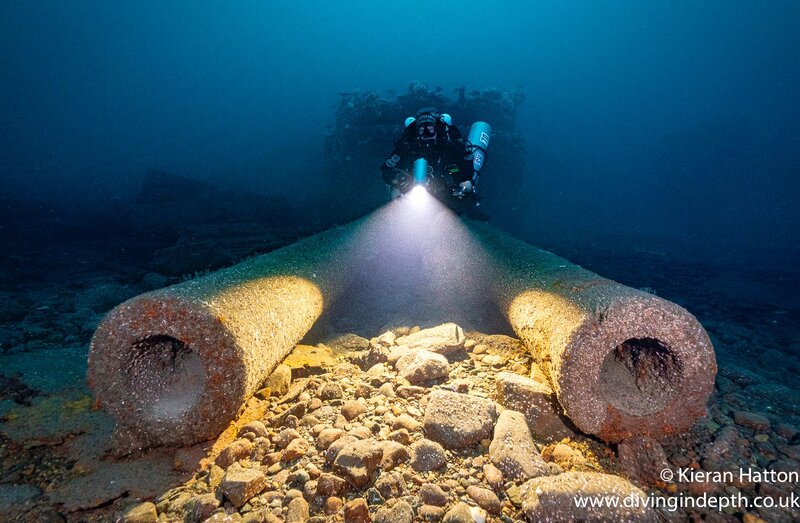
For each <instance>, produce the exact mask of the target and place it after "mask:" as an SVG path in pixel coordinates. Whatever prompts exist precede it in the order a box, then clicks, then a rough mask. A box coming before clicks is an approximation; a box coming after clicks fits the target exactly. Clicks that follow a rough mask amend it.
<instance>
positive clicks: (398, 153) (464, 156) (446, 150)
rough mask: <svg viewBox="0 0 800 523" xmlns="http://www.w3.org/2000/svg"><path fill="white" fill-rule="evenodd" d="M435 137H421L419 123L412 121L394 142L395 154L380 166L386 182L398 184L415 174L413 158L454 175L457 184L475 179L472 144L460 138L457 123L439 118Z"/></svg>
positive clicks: (451, 175)
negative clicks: (449, 123)
mask: <svg viewBox="0 0 800 523" xmlns="http://www.w3.org/2000/svg"><path fill="white" fill-rule="evenodd" d="M435 125H436V138H435V139H431V140H424V139H422V138H420V136H419V130H418V127H417V122H412V123H411V124H409V125H408V126H407V127H406V128H405V130H404V131H403V135H402V136H401V137H400V139H399V140H397V142H395V144H394V151H392V155H391V156H390V157H389V158H388V159H387V160H386V161H385V162H383V165H381V175H382V177H383V181H384V182H386V184H387V185H390V186H397V185H400V184H402V183H404V182H405V181H407V180H408V179H409V178H410V177H413V168H414V161H415V160H417V158H425V160H426V161H427V162H428V165H429V166H430V167H432V168H433V170H434V172H436V173H441V174H444V175H449V176H450V177H452V183H453V186H454V187H457V186H458V184H459V183H462V182H467V181H471V182H473V183H474V182H475V181H476V180H474V177H475V168H474V167H473V164H472V160H473V154H472V146H471V145H470V144H469V142H468V141H466V140H465V139H463V138H462V137H461V131H459V130H458V127H456V126H455V125H447V124H446V123H445V122H444V121H442V119H441V118H436V124H435Z"/></svg>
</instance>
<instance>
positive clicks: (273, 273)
mask: <svg viewBox="0 0 800 523" xmlns="http://www.w3.org/2000/svg"><path fill="white" fill-rule="evenodd" d="M405 203H407V202H402V201H398V202H394V203H392V204H391V205H389V206H387V207H384V208H382V209H380V210H379V211H377V212H376V213H374V214H373V215H370V216H367V217H366V218H364V219H362V220H360V221H357V222H353V223H351V224H348V225H346V226H343V227H339V228H335V229H331V230H328V231H326V232H323V233H321V234H318V235H316V236H312V237H309V238H306V239H304V240H302V241H300V242H297V243H295V244H292V245H290V246H287V247H284V248H282V249H278V250H276V251H273V252H271V253H268V254H265V255H262V256H258V257H255V258H251V259H249V260H246V261H244V262H243V263H241V264H239V265H236V266H234V267H231V268H229V269H225V270H222V271H219V272H217V273H212V274H210V275H208V276H205V277H203V278H199V279H196V280H192V281H188V282H184V283H182V284H179V285H175V286H173V287H168V288H166V289H162V290H158V291H154V292H150V293H147V294H143V295H141V296H138V297H135V298H133V299H131V300H129V301H127V302H125V303H123V304H121V305H119V306H117V307H116V308H115V309H113V310H112V311H111V312H110V313H109V314H108V315H107V316H106V318H105V319H104V320H103V321H102V323H101V324H100V326H99V327H98V329H97V331H96V333H95V335H94V338H93V340H92V343H91V348H90V353H89V384H90V386H91V388H92V390H93V391H94V394H95V396H96V398H97V400H98V401H99V403H100V404H101V405H102V406H103V407H104V408H105V409H106V410H108V411H109V412H110V413H111V414H112V415H113V416H114V417H115V418H116V420H117V422H118V427H119V430H120V431H121V432H123V433H125V434H126V435H128V436H130V439H132V440H134V441H136V442H138V445H139V446H154V445H176V446H178V445H186V444H191V443H194V442H198V441H204V440H207V439H210V438H212V437H214V436H216V435H218V434H219V433H220V432H221V431H222V430H223V429H224V428H225V427H226V426H227V424H228V423H229V422H230V421H231V420H232V419H233V418H234V417H235V415H236V413H237V411H238V410H239V409H240V407H241V406H242V405H243V404H244V403H245V402H246V401H247V399H249V397H250V396H252V395H253V394H254V393H255V392H256V391H257V390H258V388H259V386H260V385H261V383H262V382H263V380H264V379H265V378H266V377H267V376H268V375H269V374H270V372H271V371H272V370H273V369H274V368H275V367H276V366H277V365H278V364H279V363H280V362H281V361H282V360H283V358H284V357H286V355H288V354H289V352H291V351H292V349H293V348H294V346H295V344H296V343H297V342H298V341H299V340H300V339H301V338H302V337H303V336H304V335H305V334H306V333H307V332H308V331H309V330H310V329H311V328H312V326H314V324H315V322H317V319H318V318H319V317H320V315H321V314H322V312H323V310H324V309H325V308H326V307H330V306H331V304H334V303H336V302H337V297H338V296H339V295H340V293H341V292H342V289H344V288H346V287H347V285H348V284H349V283H350V282H352V279H353V278H358V277H360V276H359V274H358V272H356V271H354V270H353V269H354V267H357V266H359V265H364V266H370V264H373V266H376V265H374V263H376V262H380V263H382V264H388V265H389V266H391V264H392V263H394V262H397V261H398V260H394V261H393V257H396V256H397V253H398V251H399V250H400V249H402V247H403V246H402V242H403V241H406V242H409V243H416V242H422V244H423V245H426V246H427V245H434V246H436V245H443V242H444V240H445V239H447V240H450V241H451V242H453V241H454V242H455V243H457V244H458V245H467V244H470V245H472V244H474V245H475V246H476V248H475V249H474V250H472V251H470V254H469V256H466V255H462V256H458V257H457V258H469V259H470V260H471V262H472V261H475V262H476V263H472V264H471V265H464V267H463V268H464V270H465V271H466V273H467V274H460V273H459V270H455V271H453V270H448V271H445V272H443V273H442V276H441V277H442V278H446V277H451V278H452V281H453V285H458V284H460V283H461V284H463V282H465V281H469V278H468V275H469V274H468V273H473V274H474V273H475V272H476V271H479V272H480V274H477V275H476V277H475V278H473V280H474V281H476V282H479V284H480V285H481V286H482V287H479V288H475V289H473V292H475V293H476V294H479V295H481V296H485V297H486V298H487V299H488V300H490V301H491V302H492V303H494V304H495V305H496V306H497V307H498V308H499V310H500V311H502V313H503V314H504V315H505V317H506V319H507V321H508V323H509V324H510V327H511V328H513V330H514V331H515V332H516V333H517V334H518V336H519V337H520V338H521V340H522V341H523V343H524V344H525V345H526V347H527V349H528V350H529V351H530V352H531V353H532V355H533V357H534V358H535V359H536V360H537V361H538V362H539V364H540V366H541V367H542V368H543V369H544V370H545V372H546V373H547V374H548V377H549V379H550V381H551V383H552V386H553V390H554V391H555V392H556V395H557V398H558V400H559V402H560V403H561V405H562V406H563V409H564V412H565V414H566V415H567V416H568V417H569V418H570V419H571V420H572V421H573V423H574V424H575V425H576V426H577V427H578V428H579V429H581V430H582V431H584V432H587V433H590V434H595V435H597V436H599V437H600V438H602V439H604V440H606V441H620V440H623V439H625V438H627V437H630V436H633V435H638V434H643V435H648V436H651V437H655V438H662V437H664V436H666V435H670V434H674V433H677V432H681V431H684V430H686V429H687V428H689V427H690V426H691V425H692V424H693V423H694V422H695V420H696V419H697V418H698V417H699V416H700V415H701V414H702V413H703V412H704V411H705V404H706V401H707V399H708V397H709V395H710V393H711V391H712V388H713V382H714V377H715V374H716V362H715V357H714V351H713V348H712V345H711V342H710V340H709V337H708V335H707V334H706V332H705V330H704V329H703V327H702V326H701V325H700V324H699V323H698V321H697V320H696V319H695V318H694V317H693V316H692V315H691V314H690V313H689V312H687V311H686V310H684V309H683V308H681V307H679V306H678V305H676V304H674V303H671V302H668V301H666V300H663V299H661V298H659V297H657V296H654V295H652V294H648V293H646V292H642V291H639V290H636V289H632V288H629V287H625V286H623V285H620V284H618V283H615V282H613V281H611V280H608V279H605V278H602V277H600V276H598V275H596V274H594V273H592V272H590V271H587V270H585V269H582V268H580V267H578V266H576V265H573V264H571V263H569V262H568V261H567V260H564V259H563V258H559V257H557V256H555V255H553V254H550V253H548V252H545V251H541V250H539V249H536V248H535V247H533V246H531V245H528V244H526V243H524V242H522V241H519V240H517V239H514V238H512V237H510V236H508V235H506V234H505V233H503V232H501V231H499V230H497V229H495V228H492V227H490V226H488V225H483V224H470V225H469V227H468V228H464V227H463V225H462V224H461V222H460V221H458V220H456V219H454V218H453V219H452V220H451V221H450V222H448V223H450V225H447V226H441V227H440V226H438V225H437V224H439V223H442V222H443V220H442V219H440V218H439V217H437V216H431V217H425V218H424V219H423V220H421V221H424V225H425V227H420V228H419V229H417V230H416V231H406V230H404V229H403V227H405V226H406V225H407V224H408V222H409V220H407V219H398V215H397V214H396V212H395V211H396V209H397V208H398V206H402V205H405ZM445 213H446V211H443V213H442V214H441V215H442V216H443V215H444V214H445ZM401 218H404V217H403V216H401ZM405 218H408V217H407V216H405ZM437 220H438V221H437ZM456 227H458V228H460V230H461V232H460V233H458V232H457V231H456V230H455V228H456ZM408 232H413V234H408ZM459 234H460V236H459ZM426 235H427V237H422V236H426ZM387 237H391V238H399V240H394V241H393V242H391V243H390V244H387V243H382V242H385V238H387ZM409 238H414V241H413V242H412V241H411V240H409ZM425 242H427V243H425ZM431 250H434V251H435V250H436V249H429V248H428V247H426V248H425V249H423V250H420V251H412V253H411V257H412V258H413V257H427V258H428V259H427V260H414V259H406V260H399V261H400V262H402V263H398V266H399V265H407V264H408V262H411V264H412V265H413V266H414V267H417V266H418V265H415V264H417V263H418V262H419V266H420V267H423V266H424V263H430V267H431V268H432V270H435V269H436V267H446V265H444V264H446V263H448V260H447V259H440V258H438V257H436V256H438V255H439V253H434V257H433V258H430V256H429V255H430V254H431V253H430V252H429V251H431ZM440 250H441V249H440ZM445 258H446V257H445ZM478 262H479V263H478ZM423 272H424V273H425V275H424V276H425V277H429V276H430V275H431V274H430V271H429V270H425V271H423ZM392 273H394V271H393V270H389V271H387V272H386V274H387V275H389V274H392ZM413 273H414V271H410V272H408V273H405V274H404V275H403V277H404V278H409V277H412V276H413ZM434 276H436V277H435V278H432V279H430V281H429V282H427V283H426V285H428V284H430V285H435V284H436V283H437V281H438V280H439V279H440V278H439V277H438V275H436V274H435V273H434ZM381 277H382V278H383V277H384V276H381ZM387 277H388V276H387ZM449 285H450V284H449V283H448V286H449ZM362 287H365V286H364V285H362ZM366 288H368V287H366ZM430 294H432V295H434V297H435V295H437V294H440V293H438V292H431V293H430Z"/></svg>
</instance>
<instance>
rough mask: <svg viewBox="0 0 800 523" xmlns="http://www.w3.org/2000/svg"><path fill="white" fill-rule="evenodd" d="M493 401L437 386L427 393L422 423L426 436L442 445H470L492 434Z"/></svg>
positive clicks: (495, 415)
mask: <svg viewBox="0 0 800 523" xmlns="http://www.w3.org/2000/svg"><path fill="white" fill-rule="evenodd" d="M496 418H497V411H496V409H495V405H494V402H492V401H491V400H488V399H486V398H481V397H478V396H473V395H470V394H459V393H456V392H447V391H441V390H437V391H434V392H432V393H431V394H430V397H429V400H428V405H427V407H426V409H425V419H424V421H423V426H424V429H425V434H426V436H427V437H428V438H430V439H432V440H434V441H437V442H439V443H441V444H442V445H444V446H445V448H449V449H456V448H464V447H470V446H472V445H474V444H476V443H478V442H479V441H480V440H481V439H484V438H488V437H489V436H491V434H492V427H493V426H494V421H495V419H496Z"/></svg>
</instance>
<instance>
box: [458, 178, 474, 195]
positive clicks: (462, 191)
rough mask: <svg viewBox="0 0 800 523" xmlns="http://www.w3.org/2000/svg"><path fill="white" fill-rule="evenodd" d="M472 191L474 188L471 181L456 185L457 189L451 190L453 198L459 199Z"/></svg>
mask: <svg viewBox="0 0 800 523" xmlns="http://www.w3.org/2000/svg"><path fill="white" fill-rule="evenodd" d="M474 190H475V187H474V186H473V185H472V182H471V181H466V182H461V183H459V184H458V187H456V188H455V189H453V196H454V197H456V198H459V199H460V198H463V197H464V196H466V195H467V194H469V193H471V192H472V191H474Z"/></svg>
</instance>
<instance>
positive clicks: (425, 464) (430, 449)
mask: <svg viewBox="0 0 800 523" xmlns="http://www.w3.org/2000/svg"><path fill="white" fill-rule="evenodd" d="M446 464H447V455H446V454H445V451H444V447H442V446H441V445H439V444H438V443H436V442H435V441H431V440H429V439H421V440H419V441H417V442H415V443H414V444H412V445H411V468H413V469H414V470H416V471H417V472H427V471H430V470H436V469H438V468H441V467H443V466H445V465H446Z"/></svg>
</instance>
